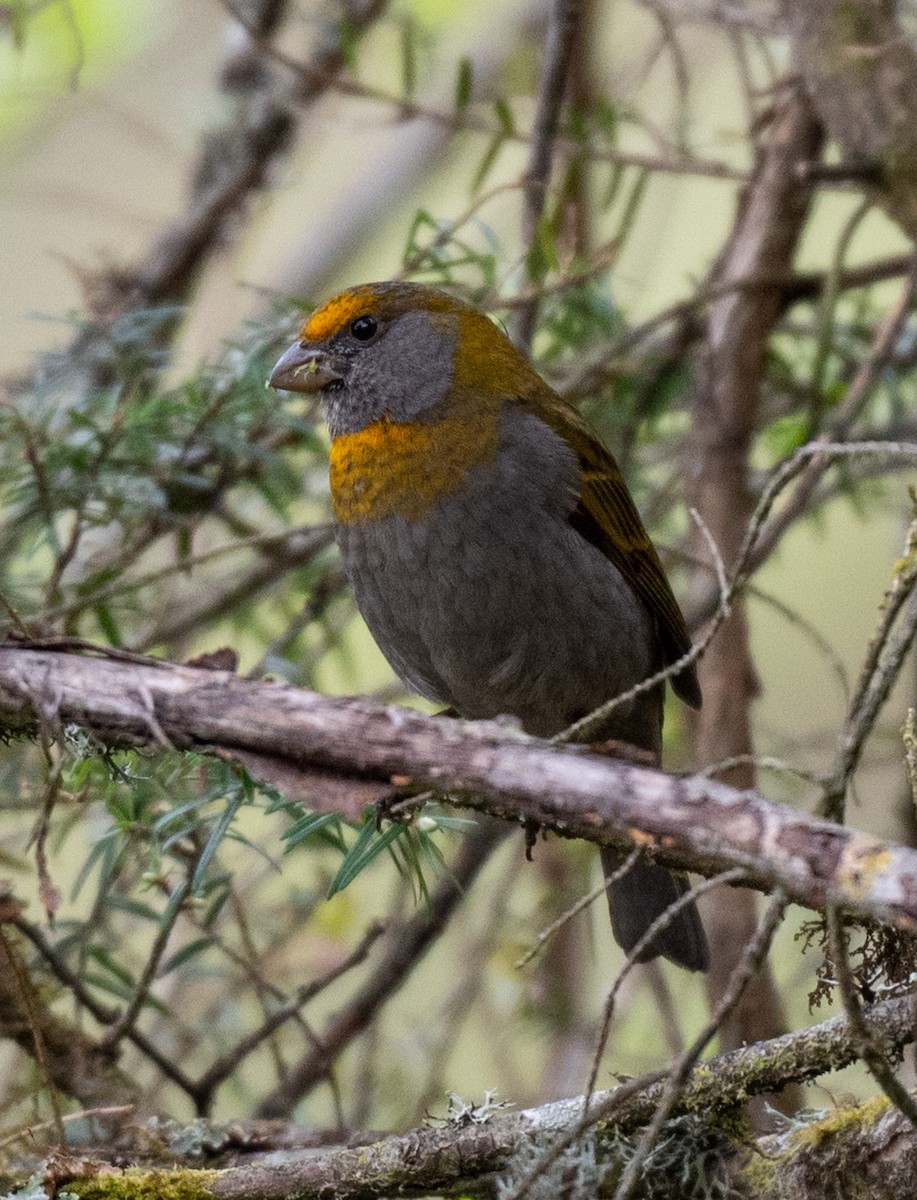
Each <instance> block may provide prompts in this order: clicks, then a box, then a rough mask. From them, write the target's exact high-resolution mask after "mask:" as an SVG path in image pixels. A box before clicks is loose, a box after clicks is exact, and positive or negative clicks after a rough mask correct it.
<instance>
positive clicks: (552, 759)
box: [0, 645, 917, 929]
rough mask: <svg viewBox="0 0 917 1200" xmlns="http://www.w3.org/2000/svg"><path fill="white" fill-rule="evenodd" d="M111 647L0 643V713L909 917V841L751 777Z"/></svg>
mask: <svg viewBox="0 0 917 1200" xmlns="http://www.w3.org/2000/svg"><path fill="white" fill-rule="evenodd" d="M112 653H114V654H117V652H112ZM120 658H121V659H122V661H118V660H116V659H115V658H112V657H104V658H103V657H93V656H90V655H80V654H73V653H65V652H61V651H57V650H53V649H48V648H44V649H24V648H19V647H16V646H12V645H9V646H6V647H0V726H2V727H3V728H5V730H6V731H7V732H8V733H9V734H16V733H20V734H26V733H29V732H34V731H35V730H36V729H37V728H38V726H39V724H40V723H43V724H44V726H45V729H46V732H53V731H54V730H56V729H60V728H62V727H64V726H66V725H69V724H76V725H79V726H81V727H83V728H85V729H87V730H88V731H89V732H91V733H92V734H94V735H95V736H96V737H98V738H99V739H100V740H102V741H104V742H106V743H108V744H110V745H113V746H145V747H152V748H157V747H164V746H171V747H184V748H196V749H198V750H205V751H209V752H212V753H216V754H220V755H222V756H223V757H228V758H233V757H235V758H238V759H239V760H240V761H243V762H246V763H248V762H251V761H253V760H254V761H256V762H257V772H258V773H260V774H261V776H262V777H266V778H267V779H271V780H273V779H276V778H277V777H278V776H280V777H281V778H282V780H283V781H284V782H289V783H290V784H291V786H294V787H296V788H298V794H301V795H305V794H307V793H308V794H309V803H310V805H311V806H312V807H314V808H318V809H325V810H327V809H329V808H334V809H335V810H339V811H344V812H347V813H349V815H351V816H355V815H357V814H358V813H359V811H361V809H362V806H363V805H364V804H365V803H366V802H367V800H370V799H373V798H377V797H378V796H379V795H380V794H381V793H384V792H387V791H390V790H391V787H392V785H393V781H394V783H395V785H396V786H399V787H401V786H405V785H408V784H410V785H412V786H413V785H416V786H418V787H421V788H430V787H432V788H436V789H439V790H441V791H446V792H449V793H450V795H451V796H452V798H453V801H454V803H455V804H457V805H459V806H462V807H468V808H475V809H479V810H481V811H485V812H488V813H490V814H491V815H493V816H496V817H499V818H501V819H503V820H508V821H514V822H529V823H534V824H535V825H540V826H542V827H544V828H546V829H551V830H554V831H555V832H557V833H559V834H561V835H562V836H564V837H575V838H585V839H586V840H588V841H592V842H595V843H597V844H608V843H616V844H622V843H627V842H632V843H636V844H639V845H644V846H647V847H648V848H651V849H652V850H653V851H654V853H656V854H657V856H658V857H659V858H660V859H661V860H662V861H664V862H666V863H671V864H673V865H680V866H684V867H688V868H692V869H696V870H699V871H701V872H703V873H705V874H710V873H713V872H715V871H722V870H725V869H727V868H729V867H735V866H738V867H742V868H743V869H745V870H746V871H747V872H748V875H749V878H750V880H751V881H752V882H753V883H754V884H755V885H756V886H759V887H761V888H765V889H770V888H772V887H774V886H776V885H779V886H781V887H782V888H784V889H785V890H786V892H787V893H788V895H789V896H790V898H791V899H793V900H795V901H797V902H798V903H801V904H805V905H808V906H809V907H818V906H820V905H822V904H823V903H825V902H826V901H828V902H831V903H835V904H840V905H843V906H844V907H846V908H848V909H849V910H850V911H852V912H856V913H860V914H862V915H864V916H872V917H876V918H878V919H880V920H885V921H890V922H892V923H894V924H896V925H899V926H900V927H903V928H907V929H912V928H914V927H915V925H917V851H914V850H910V849H907V848H905V847H903V846H896V845H893V844H891V843H888V842H883V841H880V840H878V839H876V838H873V837H870V836H867V835H866V834H863V833H858V832H856V831H853V830H850V829H846V828H842V827H841V826H838V825H834V824H832V823H830V822H828V821H822V820H817V819H814V818H812V817H808V816H806V815H804V814H802V813H799V812H797V811H795V810H794V809H791V808H787V807H785V806H783V805H777V804H772V803H770V802H769V801H768V800H766V799H765V798H764V797H763V796H761V795H759V794H757V793H756V792H753V791H750V790H746V791H738V790H736V789H733V788H730V787H727V786H725V785H723V784H721V783H717V782H716V781H714V780H711V779H706V778H702V777H688V778H676V777H673V776H670V775H666V774H664V773H663V772H661V771H656V770H651V769H649V768H646V767H637V766H634V765H631V764H625V763H622V762H616V761H612V760H610V759H608V758H606V757H602V756H600V755H596V754H590V753H588V752H587V751H585V750H582V749H578V748H574V747H549V746H546V745H545V744H544V743H541V742H539V741H537V740H534V739H531V738H527V737H524V736H523V735H521V734H518V733H515V732H512V731H509V730H507V729H506V728H505V727H502V726H501V725H499V724H493V723H486V722H480V723H478V722H474V723H472V722H468V723H464V722H454V721H448V720H441V719H434V718H430V717H426V716H423V715H421V714H420V713H417V712H413V711H411V710H410V709H404V708H392V707H385V706H382V705H379V704H373V703H371V702H369V701H367V700H360V699H349V698H337V697H328V696H320V695H317V694H316V693H314V692H308V691H304V690H300V689H297V688H292V687H289V686H285V685H283V684H280V683H265V682H257V681H252V680H243V679H238V678H236V677H235V676H233V675H231V674H229V673H228V672H224V671H203V670H199V669H195V668H192V667H183V666H175V665H172V664H169V663H165V662H157V661H156V660H153V659H143V658H141V656H139V655H121V656H120ZM123 659H127V660H128V661H123ZM315 772H319V775H317V776H316V774H315Z"/></svg>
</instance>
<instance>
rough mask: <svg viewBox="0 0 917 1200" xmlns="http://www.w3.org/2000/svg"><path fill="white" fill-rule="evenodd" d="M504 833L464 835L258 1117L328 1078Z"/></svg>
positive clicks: (284, 1108) (490, 830)
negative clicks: (423, 901) (422, 903)
mask: <svg viewBox="0 0 917 1200" xmlns="http://www.w3.org/2000/svg"><path fill="white" fill-rule="evenodd" d="M506 833H507V830H506V829H503V828H501V827H499V826H495V825H493V824H486V825H482V826H481V827H480V828H478V829H476V830H474V831H473V832H472V833H470V834H468V835H467V837H466V838H465V841H464V842H463V844H462V847H461V849H460V850H459V852H458V854H457V856H456V858H455V860H454V861H453V863H452V866H451V869H450V872H449V875H448V876H447V877H446V878H444V879H443V880H442V881H441V882H440V883H439V885H438V886H437V887H436V890H435V891H434V892H433V894H432V895H431V897H430V903H429V906H428V907H427V908H426V909H425V910H424V911H422V912H418V913H416V914H415V915H414V916H413V917H411V918H409V919H408V920H407V921H405V922H403V923H401V924H399V925H393V926H391V927H390V928H389V930H388V935H387V942H388V949H387V951H386V953H385V955H384V957H383V958H382V959H381V961H380V962H379V963H377V965H376V968H375V970H374V971H373V974H372V976H371V978H370V979H369V980H368V981H367V982H366V983H365V984H364V986H363V987H362V988H361V989H360V990H359V991H358V992H357V993H356V994H355V995H354V996H353V997H352V998H351V999H350V1001H349V1002H348V1003H347V1004H346V1005H345V1006H344V1007H343V1008H342V1009H340V1010H339V1011H338V1012H337V1013H336V1014H335V1015H334V1016H333V1017H332V1018H331V1019H330V1020H329V1022H328V1024H327V1025H326V1027H325V1028H324V1029H323V1030H322V1032H321V1033H320V1035H319V1045H318V1047H317V1048H316V1049H315V1050H313V1051H312V1052H310V1053H309V1054H307V1055H306V1056H305V1057H304V1058H303V1059H302V1060H301V1061H300V1062H299V1063H297V1064H296V1065H295V1066H293V1067H292V1068H291V1069H290V1070H289V1071H288V1073H287V1075H286V1077H285V1078H284V1079H283V1080H282V1081H281V1082H280V1083H279V1084H278V1085H277V1087H275V1088H274V1089H273V1091H271V1092H269V1093H268V1095H267V1096H265V1098H264V1099H263V1100H262V1101H261V1103H260V1104H259V1106H258V1115H259V1116H262V1117H273V1116H279V1115H281V1114H284V1113H288V1112H289V1111H290V1110H291V1109H292V1108H293V1106H294V1105H295V1104H296V1103H297V1102H298V1101H299V1100H301V1099H302V1097H303V1096H305V1095H307V1094H308V1093H309V1092H310V1091H311V1090H312V1089H313V1088H314V1087H315V1086H316V1084H318V1083H321V1082H322V1080H324V1079H325V1078H326V1077H327V1075H328V1072H329V1071H330V1069H331V1066H332V1064H333V1063H334V1061H335V1059H336V1058H337V1057H338V1055H339V1054H341V1052H342V1051H343V1050H344V1049H345V1048H346V1047H347V1046H349V1045H350V1044H351V1042H352V1041H353V1040H354V1038H356V1037H358V1036H359V1035H360V1034H361V1033H362V1032H363V1031H364V1030H365V1029H366V1028H367V1027H368V1026H369V1024H370V1022H371V1021H372V1020H373V1018H374V1017H375V1016H376V1014H377V1013H378V1011H379V1009H380V1008H381V1007H382V1005H383V1004H385V1003H386V1002H387V1001H388V1000H389V999H390V998H391V996H393V995H394V994H395V993H396V992H397V991H398V990H399V989H400V988H401V987H402V986H403V985H404V983H405V982H406V981H407V979H408V978H409V976H410V975H411V972H412V971H413V970H414V968H415V967H416V966H417V964H418V963H419V962H420V960H421V959H422V958H423V956H424V955H425V954H426V952H427V950H428V949H429V948H430V946H431V945H432V944H433V942H435V940H436V938H437V937H438V936H439V934H440V933H441V932H442V930H443V928H444V927H445V925H446V924H447V922H448V921H449V919H450V918H451V916H452V914H453V913H454V912H455V909H456V907H457V905H458V903H459V901H460V900H461V899H462V897H463V894H464V892H465V891H466V890H467V889H468V888H470V887H471V884H472V883H473V882H474V880H475V879H476V878H477V876H478V874H479V872H480V871H481V868H482V867H483V866H484V864H485V863H486V862H487V861H488V860H489V859H490V856H491V855H492V854H493V852H494V851H495V850H496V848H497V847H498V846H499V845H500V843H501V842H502V841H503V838H504V837H505V836H506Z"/></svg>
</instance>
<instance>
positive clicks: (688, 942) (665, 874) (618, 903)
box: [601, 846, 710, 971]
mask: <svg viewBox="0 0 917 1200" xmlns="http://www.w3.org/2000/svg"><path fill="white" fill-rule="evenodd" d="M601 853H602V870H603V871H604V872H605V875H606V876H608V875H611V874H612V873H613V872H614V871H616V870H618V868H619V867H620V866H621V865H622V863H623V862H624V861H625V856H624V855H623V854H621V852H620V851H618V850H613V849H612V848H611V847H610V846H603V847H602V850H601ZM688 886H689V885H688V879H687V876H686V875H682V874H672V872H671V871H667V870H666V869H665V867H657V866H654V864H653V863H650V862H645V861H644V860H643V859H638V860H637V862H636V863H635V864H634V865H633V866H632V867H631V869H630V870H629V871H628V872H627V874H626V875H624V876H623V877H622V878H621V879H618V880H617V881H616V882H615V883H613V884H612V885H611V886H610V887H609V889H608V908H609V910H610V912H611V928H612V931H613V932H614V935H615V941H616V942H617V943H618V945H619V946H621V948H622V949H623V950H626V951H629V950H631V949H633V947H634V946H636V944H637V942H638V941H639V940H640V938H641V937H642V936H643V934H644V933H646V931H647V929H649V927H650V925H652V923H653V922H654V921H655V920H656V918H657V917H659V916H661V915H662V913H664V912H665V910H666V909H667V908H668V907H669V905H670V904H672V903H674V901H676V900H677V899H678V897H679V896H683V895H684V894H685V892H686V891H687V890H688ZM660 954H661V955H663V956H664V957H665V958H669V959H671V960H672V962H674V963H677V964H678V965H679V966H680V967H686V968H687V970H689V971H706V970H707V968H708V966H709V965H710V952H709V950H708V948H707V936H706V934H705V933H704V927H703V925H702V924H701V919H700V913H699V912H698V911H697V905H696V904H694V903H693V901H692V903H691V904H689V905H687V907H685V908H681V909H679V910H678V912H677V913H676V914H675V916H674V917H673V918H672V920H671V921H670V922H669V924H668V925H667V926H666V927H665V929H663V931H662V932H661V933H659V934H657V936H656V937H655V938H654V939H653V941H652V942H651V943H650V945H649V946H648V947H647V949H646V950H644V952H643V953H642V954H641V955H640V962H646V961H647V960H648V959H651V958H656V957H657V956H658V955H660Z"/></svg>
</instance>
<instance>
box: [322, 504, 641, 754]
mask: <svg viewBox="0 0 917 1200" xmlns="http://www.w3.org/2000/svg"><path fill="white" fill-rule="evenodd" d="M480 499H481V498H480V497H478V498H477V499H476V502H475V503H473V504H472V503H469V501H468V499H467V498H461V499H453V500H451V501H449V502H447V503H445V504H443V505H442V506H441V507H440V509H439V510H438V511H437V514H436V515H435V516H433V517H430V518H428V519H427V520H425V521H424V522H421V523H414V522H409V521H406V520H404V519H403V518H401V517H397V516H395V517H388V518H386V519H385V520H383V521H377V522H371V523H365V524H361V525H359V526H353V525H343V526H341V527H339V530H338V542H339V545H340V548H341V552H342V556H343V559H344V564H345V567H346V569H347V572H348V574H349V576H350V580H351V583H352V584H353V588H354V592H355V595H356V599H357V604H358V605H359V608H360V611H361V613H362V614H363V617H364V619H365V621H366V623H367V625H368V626H369V628H370V631H371V632H372V634H373V636H374V637H375V639H376V641H377V642H378V644H379V646H380V648H381V650H382V651H383V653H384V654H385V656H386V658H387V659H388V660H389V662H390V663H391V665H392V667H393V668H394V669H395V671H396V672H397V673H398V675H399V676H400V677H401V678H402V679H403V680H404V682H405V683H406V684H408V686H410V687H411V688H413V689H414V690H416V691H418V692H420V693H421V694H422V695H424V696H426V697H428V698H429V699H431V700H434V701H438V702H441V703H443V704H446V705H449V706H450V707H453V708H455V709H456V710H457V711H458V712H459V713H461V714H462V715H463V716H466V717H494V716H497V715H499V714H503V713H507V714H511V715H513V716H515V717H517V718H518V719H519V720H520V722H521V723H522V725H523V727H524V728H526V729H527V730H528V731H529V732H531V733H536V734H540V735H548V734H551V733H555V732H557V731H558V730H560V729H562V728H563V727H564V726H566V725H567V724H569V723H570V722H571V721H572V720H575V719H576V718H577V717H579V716H582V715H584V714H585V713H587V712H589V711H591V710H592V709H593V708H596V707H598V705H599V704H601V703H602V702H603V701H604V700H607V699H609V698H610V697H612V696H614V695H617V694H618V693H619V692H622V691H625V690H626V689H627V688H629V687H630V686H632V685H633V684H634V683H637V682H639V681H640V680H641V679H644V678H646V676H647V675H649V674H651V673H652V672H653V671H654V670H655V669H656V668H657V667H658V665H659V656H658V651H657V642H656V634H655V630H654V628H653V624H652V620H651V617H650V615H649V614H648V612H647V611H646V609H645V607H644V606H643V604H642V602H641V601H639V600H638V599H637V597H636V596H635V595H634V593H633V592H632V591H631V589H630V587H629V586H628V585H627V584H626V583H625V582H624V580H623V578H622V577H621V575H620V573H619V572H618V570H617V568H616V567H614V566H613V565H612V563H611V562H609V561H608V559H606V558H605V556H604V555H603V554H601V552H600V551H598V550H597V549H595V547H593V546H592V545H591V544H589V543H588V542H586V541H585V540H584V539H583V538H582V537H580V535H579V534H577V533H576V532H575V531H574V530H573V529H572V528H571V527H570V526H569V525H568V524H567V523H566V522H565V521H563V520H562V519H559V518H558V516H557V515H555V514H552V513H548V512H546V511H544V510H543V509H538V508H535V509H529V510H524V511H523V512H521V513H520V511H519V509H518V508H516V509H515V510H514V511H512V512H500V511H496V510H495V508H494V506H493V505H491V504H489V503H483V504H482V503H481V502H480ZM646 704H647V698H644V701H643V702H641V704H640V705H638V706H637V708H638V709H640V710H641V711H642V713H643V716H642V717H641V716H640V712H638V711H636V710H634V709H632V710H631V711H630V713H629V712H628V711H627V710H622V711H619V713H618V714H617V715H616V718H615V720H614V722H613V724H612V725H611V726H610V727H609V731H608V732H609V735H611V736H614V735H617V736H620V737H624V738H628V732H629V727H628V723H629V721H630V720H638V721H639V720H645V718H646V711H647V707H646ZM650 708H651V712H652V713H653V714H656V716H655V717H652V716H651V718H650V721H651V724H652V722H653V720H657V721H658V711H659V698H658V696H654V697H653V698H652V703H651V705H650ZM649 736H650V735H649V734H644V736H641V737H639V738H638V737H634V736H631V737H630V738H629V740H632V741H639V742H640V743H641V744H646V742H647V738H648V737H649ZM650 740H654V739H652V738H651V739H650Z"/></svg>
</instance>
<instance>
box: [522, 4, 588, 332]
mask: <svg viewBox="0 0 917 1200" xmlns="http://www.w3.org/2000/svg"><path fill="white" fill-rule="evenodd" d="M580 18H581V0H553V4H552V6H551V16H550V19H549V23H548V33H547V37H546V38H545V46H544V64H543V67H542V73H541V83H540V86H539V90H538V102H537V106H536V109H535V122H534V125H533V127H532V136H531V145H530V147H529V161H528V164H527V166H526V169H525V174H524V175H523V177H522V185H523V197H524V201H525V210H524V217H523V230H522V237H523V245H524V246H525V247H526V251H527V252H530V251H531V250H532V249H533V247H534V246H535V245H536V243H537V241H538V236H539V226H540V224H541V218H542V214H543V213H544V208H545V202H546V200H547V195H548V183H549V181H550V178H551V161H552V158H553V154H554V143H555V139H556V137H557V127H558V123H559V121H560V110H561V106H562V105H563V101H564V94H565V93H566V90H567V82H568V77H569V73H570V66H571V63H572V59H573V50H574V47H575V46H576V42H577V34H578V32H579V24H580ZM536 282H537V280H536ZM538 307H539V300H538V296H537V294H536V295H534V296H533V297H532V298H531V299H530V300H529V302H528V303H527V304H525V305H523V306H522V307H521V308H520V309H519V310H518V312H517V313H516V341H517V342H518V344H519V345H520V346H521V347H523V349H528V348H529V346H530V345H531V343H532V337H533V335H534V333H535V325H536V322H537V320H538Z"/></svg>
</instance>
